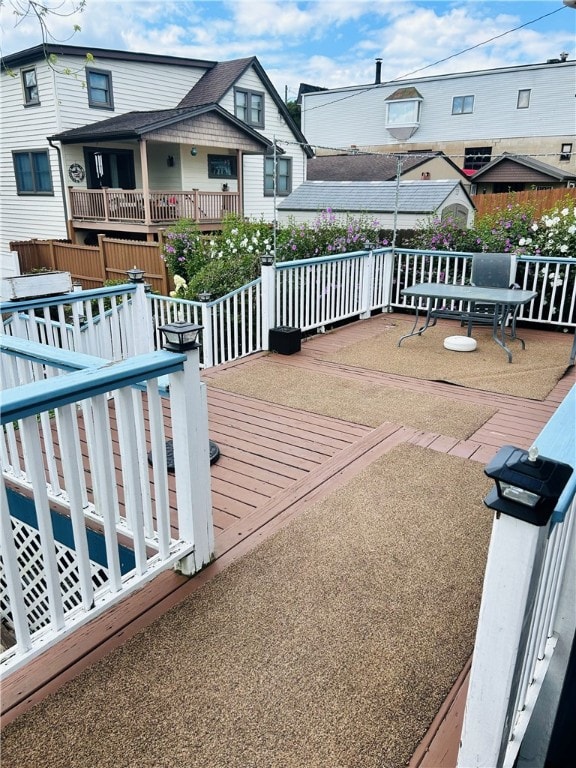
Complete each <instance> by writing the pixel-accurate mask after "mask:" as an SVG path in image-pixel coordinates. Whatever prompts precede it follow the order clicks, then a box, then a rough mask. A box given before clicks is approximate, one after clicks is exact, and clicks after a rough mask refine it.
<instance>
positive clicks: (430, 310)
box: [398, 283, 538, 363]
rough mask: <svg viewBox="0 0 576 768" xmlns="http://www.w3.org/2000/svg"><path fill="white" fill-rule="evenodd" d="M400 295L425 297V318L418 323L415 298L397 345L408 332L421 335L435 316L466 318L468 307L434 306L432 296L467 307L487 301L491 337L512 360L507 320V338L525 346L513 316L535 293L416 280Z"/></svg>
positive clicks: (468, 311)
mask: <svg viewBox="0 0 576 768" xmlns="http://www.w3.org/2000/svg"><path fill="white" fill-rule="evenodd" d="M402 295H403V296H406V297H410V296H412V297H413V298H415V299H426V300H427V304H426V318H425V320H424V324H423V325H422V326H421V327H420V328H417V326H418V312H419V309H421V307H420V306H419V302H418V301H416V303H415V307H414V308H415V310H416V317H415V319H414V326H413V328H412V330H411V331H410V333H407V334H405V335H404V336H402V337H401V338H400V340H399V341H398V346H400V344H401V343H402V342H403V341H404V339H407V338H409V337H410V336H421V335H422V334H423V333H424V331H425V330H426V329H427V328H429V327H430V325H435V324H436V320H437V319H438V318H439V317H458V318H460V319H461V320H467V319H468V317H469V315H470V310H469V309H468V310H466V309H451V308H446V306H445V305H444V304H443V305H442V306H441V307H438V306H435V303H436V302H435V301H434V300H441V301H443V302H445V303H450V304H452V303H454V302H458V303H462V304H464V305H466V306H467V307H468V308H469V307H470V305H471V304H474V303H477V304H489V305H493V306H494V315H493V318H492V338H493V339H494V341H495V342H496V343H497V344H498V345H499V346H501V347H502V349H503V350H504V351H505V352H506V354H507V355H508V362H509V363H511V362H512V352H511V350H510V348H509V347H507V346H506V338H507V334H506V324H507V323H508V322H510V333H509V334H508V338H511V339H518V341H520V343H521V344H522V349H525V348H526V345H525V343H524V340H523V339H521V338H520V337H518V336H516V316H517V314H518V310H519V309H520V307H521V306H523V305H524V304H529V303H530V302H531V301H532V300H533V299H535V298H536V296H537V295H538V294H537V293H536V292H535V291H524V290H519V289H516V288H484V287H482V286H475V285H452V284H446V283H419V284H418V285H413V286H411V287H410V288H404V290H403V291H402Z"/></svg>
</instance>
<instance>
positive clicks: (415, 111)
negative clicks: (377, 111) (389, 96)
mask: <svg viewBox="0 0 576 768" xmlns="http://www.w3.org/2000/svg"><path fill="white" fill-rule="evenodd" d="M399 105H402V106H403V107H405V106H410V110H411V112H412V114H411V115H408V114H407V113H408V110H407V109H403V110H398V112H400V114H399V115H398V117H394V115H393V114H391V113H393V112H395V111H396V110H395V109H394V107H397V106H399ZM421 105H422V99H394V100H393V101H388V102H387V103H386V127H387V128H388V127H390V128H397V127H402V126H408V125H420V109H421Z"/></svg>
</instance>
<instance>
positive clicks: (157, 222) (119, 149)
mask: <svg viewBox="0 0 576 768" xmlns="http://www.w3.org/2000/svg"><path fill="white" fill-rule="evenodd" d="M90 53H91V57H90V60H89V61H88V60H87V59H86V57H85V54H86V49H83V48H80V47H75V46H56V45H47V46H37V47H35V48H31V49H28V50H26V51H21V52H19V53H15V54H12V55H10V56H7V57H5V58H4V59H3V60H2V120H3V124H2V139H1V149H2V153H1V158H2V160H1V163H2V164H1V176H2V182H1V184H2V205H3V210H2V216H3V221H2V240H1V242H0V254H2V255H3V256H5V255H6V254H7V253H8V243H9V242H10V241H16V240H26V239H29V238H33V237H35V238H66V237H69V238H70V239H71V240H73V241H74V242H77V243H84V242H93V241H94V240H95V238H96V236H97V234H98V233H105V234H109V235H117V236H122V237H130V238H132V239H148V240H154V239H156V238H157V237H158V233H159V231H160V230H161V229H163V228H165V227H166V226H168V225H170V224H171V223H173V222H174V221H177V220H178V219H179V218H181V217H187V218H191V219H195V220H197V221H198V223H199V224H200V227H201V229H203V230H214V229H217V228H219V227H220V226H221V222H222V218H223V216H224V215H225V214H226V212H228V211H233V212H236V213H238V214H240V215H243V216H246V217H258V218H260V217H262V218H264V219H265V220H269V221H272V220H273V218H274V204H275V200H276V198H277V197H282V196H285V195H288V194H289V193H290V192H291V190H292V189H293V188H295V187H296V186H298V184H299V183H300V182H301V181H302V180H303V179H304V177H305V167H306V157H307V156H310V155H311V154H312V153H311V151H310V150H309V148H308V147H307V146H306V144H305V140H304V137H303V135H302V133H301V132H300V130H299V129H298V128H297V127H296V125H295V124H294V122H293V121H292V118H291V117H290V115H289V113H288V111H287V109H286V107H285V105H284V103H283V102H282V100H281V98H280V97H279V95H278V93H277V92H276V90H275V89H274V86H273V85H272V83H271V82H270V80H269V78H268V76H267V75H266V73H265V71H264V70H263V68H262V66H261V65H260V63H259V62H258V60H257V59H256V58H255V57H250V58H245V59H239V60H235V61H226V62H215V61H200V60H194V59H183V58H177V57H175V56H162V55H151V54H145V53H132V52H127V51H115V50H105V49H91V50H90ZM52 54H55V55H56V56H57V63H56V64H55V65H54V64H52V63H49V61H48V60H47V57H48V56H50V55H52ZM70 72H71V73H72V74H70ZM274 141H275V142H276V147H274V146H273V142H274ZM282 142H284V148H281V147H280V145H281V144H282Z"/></svg>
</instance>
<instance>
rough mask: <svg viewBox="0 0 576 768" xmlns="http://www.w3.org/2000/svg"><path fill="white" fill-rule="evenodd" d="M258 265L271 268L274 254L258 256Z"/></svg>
mask: <svg viewBox="0 0 576 768" xmlns="http://www.w3.org/2000/svg"><path fill="white" fill-rule="evenodd" d="M260 263H261V264H262V266H263V267H271V266H272V264H274V254H273V253H265V254H264V255H262V256H260Z"/></svg>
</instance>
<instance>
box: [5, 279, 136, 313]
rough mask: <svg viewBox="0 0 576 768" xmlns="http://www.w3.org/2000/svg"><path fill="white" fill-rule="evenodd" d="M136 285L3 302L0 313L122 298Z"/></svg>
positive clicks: (129, 284) (134, 288) (128, 284)
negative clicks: (113, 297) (110, 297)
mask: <svg viewBox="0 0 576 768" xmlns="http://www.w3.org/2000/svg"><path fill="white" fill-rule="evenodd" d="M135 290H136V285H135V284H134V283H126V284H125V285H114V286H108V287H106V288H95V289H94V290H91V291H78V292H77V293H76V292H73V293H61V294H58V295H56V296H43V297H42V298H39V299H22V300H20V301H3V302H1V303H0V312H1V313H3V314H8V313H11V312H26V311H28V310H34V309H43V308H44V307H56V306H58V305H59V304H74V303H75V302H77V301H90V300H92V299H105V298H107V297H109V296H122V295H123V294H126V293H134V291H135Z"/></svg>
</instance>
